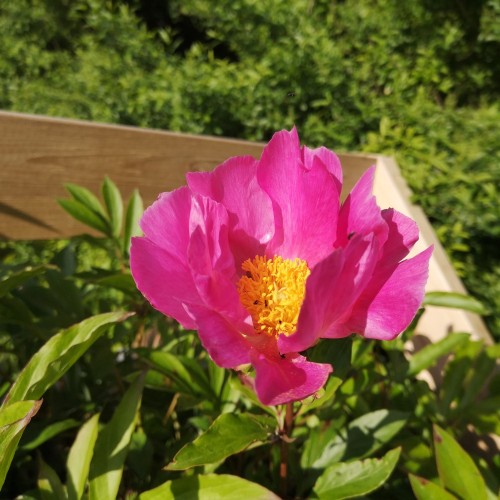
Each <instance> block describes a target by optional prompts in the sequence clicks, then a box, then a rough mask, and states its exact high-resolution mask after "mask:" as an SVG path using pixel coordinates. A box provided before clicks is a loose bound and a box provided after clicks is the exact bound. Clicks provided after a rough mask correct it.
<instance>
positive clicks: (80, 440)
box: [66, 414, 99, 500]
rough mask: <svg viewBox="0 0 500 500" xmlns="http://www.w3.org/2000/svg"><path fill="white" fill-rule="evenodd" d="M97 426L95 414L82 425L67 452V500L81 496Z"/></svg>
mask: <svg viewBox="0 0 500 500" xmlns="http://www.w3.org/2000/svg"><path fill="white" fill-rule="evenodd" d="M98 426H99V414H96V415H94V416H93V417H92V418H90V419H89V420H87V422H85V423H84V424H83V425H82V427H81V429H80V430H79V431H78V434H77V436H76V439H75V442H74V443H73V446H72V447H71V449H70V450H69V454H68V459H67V461H66V470H67V471H68V474H67V479H66V487H67V490H68V500H79V499H80V498H82V496H83V492H84V490H85V484H86V482H87V478H88V475H89V469H90V461H91V460H92V455H93V454H94V445H95V442H96V439H97V431H98Z"/></svg>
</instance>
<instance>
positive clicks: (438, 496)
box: [409, 474, 457, 500]
mask: <svg viewBox="0 0 500 500" xmlns="http://www.w3.org/2000/svg"><path fill="white" fill-rule="evenodd" d="M409 478H410V484H411V489H412V490H413V494H414V495H415V497H416V498H417V500H456V498H457V497H456V496H454V495H452V494H451V493H448V492H447V491H446V490H445V489H443V488H441V486H438V485H437V484H435V483H433V482H432V481H429V480H427V479H424V478H423V477H419V476H414V475H413V474H410V475H409Z"/></svg>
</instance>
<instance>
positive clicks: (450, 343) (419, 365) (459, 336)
mask: <svg viewBox="0 0 500 500" xmlns="http://www.w3.org/2000/svg"><path fill="white" fill-rule="evenodd" d="M469 338H470V335H469V334H468V333H452V334H450V335H447V336H446V337H445V338H444V339H442V340H440V341H439V342H436V343H435V344H429V345H427V346H425V347H424V348H423V349H421V350H420V351H418V352H416V353H415V354H413V356H412V357H411V358H410V366H409V369H408V374H407V375H408V376H413V375H416V374H417V373H419V372H421V371H422V370H425V369H426V368H429V367H430V366H432V365H433V364H434V363H435V362H436V361H437V360H438V359H439V358H440V357H442V356H444V355H446V354H449V353H450V352H453V350H454V349H455V348H456V347H457V346H459V345H462V344H465V343H466V342H467V341H468V340H469Z"/></svg>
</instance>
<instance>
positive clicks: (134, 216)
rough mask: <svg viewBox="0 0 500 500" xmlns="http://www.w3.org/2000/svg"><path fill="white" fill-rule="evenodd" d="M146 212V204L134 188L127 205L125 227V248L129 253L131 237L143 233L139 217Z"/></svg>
mask: <svg viewBox="0 0 500 500" xmlns="http://www.w3.org/2000/svg"><path fill="white" fill-rule="evenodd" d="M143 212H144V204H143V203H142V198H141V195H140V194H139V191H137V189H135V190H134V192H133V193H132V196H131V197H130V200H129V202H128V206H127V213H126V214H125V229H124V232H123V250H124V251H125V252H126V253H127V254H128V253H129V250H130V239H131V238H132V237H133V236H139V235H140V234H141V228H140V227H139V219H140V218H141V216H142V213H143Z"/></svg>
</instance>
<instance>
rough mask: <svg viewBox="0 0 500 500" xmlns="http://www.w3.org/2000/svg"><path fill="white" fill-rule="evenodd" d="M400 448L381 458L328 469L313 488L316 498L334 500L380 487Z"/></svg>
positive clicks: (340, 464)
mask: <svg viewBox="0 0 500 500" xmlns="http://www.w3.org/2000/svg"><path fill="white" fill-rule="evenodd" d="M400 452H401V448H396V449H394V450H391V451H389V452H388V453H387V454H386V455H384V456H383V457H382V458H368V459H365V460H357V461H354V462H347V463H339V464H335V465H332V466H330V467H328V468H327V469H326V470H325V471H324V472H323V474H322V475H321V476H320V477H319V479H318V480H317V481H316V484H315V485H314V493H316V495H317V496H318V497H319V498H325V499H328V500H336V499H341V498H352V497H357V496H360V495H366V494H367V493H370V492H372V491H374V490H376V489H377V488H379V487H380V486H382V485H383V484H384V483H385V482H386V481H387V479H388V478H389V476H390V475H391V474H392V471H393V470H394V467H396V464H397V463H398V459H399V454H400Z"/></svg>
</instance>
